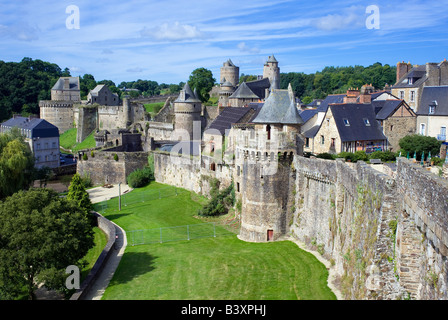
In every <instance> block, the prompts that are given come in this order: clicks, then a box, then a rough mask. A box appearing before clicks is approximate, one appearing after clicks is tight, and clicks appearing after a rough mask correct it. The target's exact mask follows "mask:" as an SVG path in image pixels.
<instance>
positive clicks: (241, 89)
mask: <svg viewBox="0 0 448 320" xmlns="http://www.w3.org/2000/svg"><path fill="white" fill-rule="evenodd" d="M259 98H260V97H259V96H257V95H256V94H255V93H254V92H253V91H252V90H251V89H250V88H249V86H248V85H247V84H246V82H243V83H242V84H240V85H239V86H238V89H236V90H235V92H234V93H233V94H232V95H231V96H230V97H229V99H259Z"/></svg>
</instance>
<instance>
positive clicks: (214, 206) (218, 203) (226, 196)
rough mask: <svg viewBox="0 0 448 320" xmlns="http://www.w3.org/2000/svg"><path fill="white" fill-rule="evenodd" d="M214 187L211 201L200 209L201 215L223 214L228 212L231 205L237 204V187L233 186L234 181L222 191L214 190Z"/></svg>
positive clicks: (211, 192)
mask: <svg viewBox="0 0 448 320" xmlns="http://www.w3.org/2000/svg"><path fill="white" fill-rule="evenodd" d="M214 189H215V188H214V187H212V191H210V194H212V198H211V199H210V201H209V202H208V203H207V204H206V205H205V206H204V207H203V208H202V209H200V210H199V211H198V214H199V215H200V216H217V215H221V214H226V213H227V212H228V210H229V208H230V207H233V206H234V204H235V189H234V187H233V181H232V183H231V184H230V186H228V187H227V188H225V189H224V190H222V191H219V190H214Z"/></svg>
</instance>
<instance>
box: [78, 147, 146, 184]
mask: <svg viewBox="0 0 448 320" xmlns="http://www.w3.org/2000/svg"><path fill="white" fill-rule="evenodd" d="M115 154H116V155H117V157H118V159H117V160H115V159H114V155H115ZM86 155H87V158H88V159H87V160H83V153H82V152H81V153H80V154H79V160H78V163H77V172H78V173H79V174H80V175H81V176H90V179H91V180H92V183H93V184H94V185H104V184H117V183H124V184H126V177H127V176H128V175H129V174H130V173H131V172H133V171H134V170H136V169H143V168H144V167H145V166H146V165H148V153H147V152H115V151H111V152H108V151H101V152H95V151H94V156H93V157H92V155H91V153H90V152H86Z"/></svg>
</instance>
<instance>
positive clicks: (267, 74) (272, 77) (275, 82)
mask: <svg viewBox="0 0 448 320" xmlns="http://www.w3.org/2000/svg"><path fill="white" fill-rule="evenodd" d="M263 78H269V81H270V82H271V87H272V89H280V86H279V80H280V68H279V67H278V61H277V59H275V57H274V55H272V56H269V58H268V60H267V61H266V63H265V64H264V67H263Z"/></svg>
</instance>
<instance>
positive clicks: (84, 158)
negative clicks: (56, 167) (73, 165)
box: [82, 153, 89, 161]
mask: <svg viewBox="0 0 448 320" xmlns="http://www.w3.org/2000/svg"><path fill="white" fill-rule="evenodd" d="M87 159H89V158H88V157H87V154H85V153H84V154H83V155H82V160H84V161H85V160H87Z"/></svg>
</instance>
